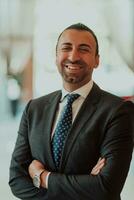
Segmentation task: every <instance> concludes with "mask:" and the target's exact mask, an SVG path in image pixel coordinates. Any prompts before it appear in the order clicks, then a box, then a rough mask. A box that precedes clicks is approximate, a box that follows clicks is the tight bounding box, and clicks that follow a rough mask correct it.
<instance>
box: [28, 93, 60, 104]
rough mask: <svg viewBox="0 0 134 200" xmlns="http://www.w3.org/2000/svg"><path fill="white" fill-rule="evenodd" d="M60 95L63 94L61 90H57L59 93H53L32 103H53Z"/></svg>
mask: <svg viewBox="0 0 134 200" xmlns="http://www.w3.org/2000/svg"><path fill="white" fill-rule="evenodd" d="M60 94H61V90H57V91H54V92H51V93H49V94H47V95H44V96H41V97H38V98H35V99H32V101H33V102H34V103H41V102H44V101H51V100H52V99H54V98H55V97H56V96H58V95H60Z"/></svg>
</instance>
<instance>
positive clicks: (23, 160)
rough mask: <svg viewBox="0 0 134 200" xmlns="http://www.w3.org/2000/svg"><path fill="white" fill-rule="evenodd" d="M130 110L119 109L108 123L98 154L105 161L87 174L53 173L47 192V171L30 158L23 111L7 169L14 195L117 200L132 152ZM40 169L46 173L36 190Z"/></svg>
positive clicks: (41, 199) (27, 199)
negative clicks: (37, 173)
mask: <svg viewBox="0 0 134 200" xmlns="http://www.w3.org/2000/svg"><path fill="white" fill-rule="evenodd" d="M131 108H133V107H131V106H130V107H129V106H125V105H124V106H122V108H121V109H119V110H118V114H115V116H113V119H112V120H111V123H109V127H108V129H107V135H108V138H107V136H106V139H104V141H103V143H102V145H101V149H100V155H101V156H102V157H104V158H105V159H103V160H101V161H99V162H98V164H97V165H96V166H95V167H94V168H93V169H92V170H91V172H89V174H88V173H85V174H75V175H73V174H70V175H69V174H65V173H62V174H61V173H56V172H52V173H51V174H50V176H49V180H48V189H46V182H45V178H46V175H47V173H48V170H47V169H46V166H44V165H43V164H42V163H41V162H40V161H36V160H34V159H33V158H32V155H31V150H30V146H29V141H28V135H27V132H28V116H27V113H26V112H25V113H24V115H23V119H22V122H21V126H20V130H19V136H18V139H17V143H16V147H15V151H14V153H13V157H12V162H11V167H10V182H9V184H10V187H11V189H12V192H13V193H14V195H15V196H17V197H18V198H21V199H24V200H45V199H49V198H50V199H59V200H63V199H64V200H76V199H79V200H81V199H82V200H87V199H91V200H109V199H110V198H111V199H110V200H116V199H119V195H120V192H121V190H122V187H123V185H124V182H125V179H126V177H127V173H128V170H129V166H130V161H131V156H132V149H133V138H132V133H133V129H132V125H131V124H132V121H131V119H130V115H129V112H128V110H130V109H131ZM22 130H23V131H22ZM40 169H46V170H45V171H44V173H43V174H42V176H41V180H42V183H41V184H42V187H41V188H40V189H37V188H35V187H34V186H33V183H32V178H33V176H34V174H35V173H36V171H37V170H40ZM31 177H32V178H31ZM48 197H49V198H48ZM116 197H117V198H116Z"/></svg>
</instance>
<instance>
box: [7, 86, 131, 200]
mask: <svg viewBox="0 0 134 200" xmlns="http://www.w3.org/2000/svg"><path fill="white" fill-rule="evenodd" d="M60 98H61V91H56V92H54V93H51V94H49V95H46V96H44V97H41V98H38V99H35V100H32V101H30V102H29V103H28V105H27V106H26V109H25V111H24V113H23V116H22V120H21V123H20V128H19V132H18V138H17V142H16V146H15V149H14V152H13V155H12V161H11V166H10V181H9V184H10V187H11V189H12V192H13V193H14V195H16V196H17V197H18V198H20V199H25V200H53V199H54V200H55V199H56V200H120V193H121V190H122V187H123V185H124V182H125V179H126V177H127V174H128V170H129V166H130V161H131V157H132V149H133V133H134V127H133V121H132V120H134V117H133V115H134V105H133V104H132V103H131V102H124V101H123V100H122V99H121V98H118V97H116V96H114V95H112V94H109V93H107V92H105V91H103V90H101V89H100V88H99V87H98V86H97V85H96V84H95V83H94V85H93V88H92V90H91V92H90V94H89V95H88V96H87V98H86V100H85V102H84V103H83V105H82V107H81V109H80V111H79V113H78V115H77V117H76V119H75V121H74V123H73V126H72V128H71V130H70V132H69V134H68V137H67V140H66V143H65V146H64V150H63V155H62V160H61V164H60V168H59V170H58V171H56V168H55V165H54V161H53V157H52V152H51V132H52V126H53V122H54V119H55V113H56V110H57V107H58V104H59V101H60ZM99 157H105V158H106V165H105V167H103V169H102V171H101V172H100V173H99V175H97V176H93V175H90V172H91V170H92V168H93V167H94V166H95V164H96V163H97V161H98V158H99ZM33 159H37V160H39V161H41V162H42V163H43V164H44V165H45V167H46V168H47V170H49V171H51V172H52V173H51V174H50V176H49V181H48V189H44V188H40V189H37V188H35V187H34V186H33V183H32V179H31V178H30V177H29V174H28V166H29V164H30V163H31V161H32V160H33Z"/></svg>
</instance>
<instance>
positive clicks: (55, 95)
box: [26, 90, 61, 110]
mask: <svg viewBox="0 0 134 200" xmlns="http://www.w3.org/2000/svg"><path fill="white" fill-rule="evenodd" d="M60 96H61V91H60V90H57V91H55V92H52V93H49V94H47V95H44V96H41V97H38V98H35V99H32V100H30V101H29V103H28V104H27V106H26V110H29V109H30V110H31V109H32V110H33V109H34V110H37V109H41V108H42V107H43V106H45V105H47V104H48V103H49V102H52V101H56V99H59V98H60Z"/></svg>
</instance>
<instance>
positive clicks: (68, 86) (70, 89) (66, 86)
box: [63, 80, 89, 92]
mask: <svg viewBox="0 0 134 200" xmlns="http://www.w3.org/2000/svg"><path fill="white" fill-rule="evenodd" d="M88 82H89V80H88V81H86V82H84V83H79V84H78V83H76V84H75V83H67V82H63V87H64V89H65V90H66V91H68V92H73V91H75V90H77V89H79V88H80V87H82V86H84V85H86V84H87V83H88Z"/></svg>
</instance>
